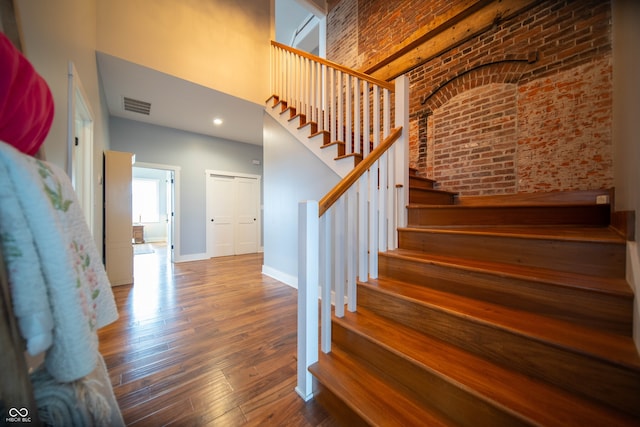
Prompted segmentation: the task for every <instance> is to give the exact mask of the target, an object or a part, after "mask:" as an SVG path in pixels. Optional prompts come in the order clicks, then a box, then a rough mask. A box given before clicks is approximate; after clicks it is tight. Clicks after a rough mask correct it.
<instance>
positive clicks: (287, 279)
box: [262, 264, 298, 289]
mask: <svg viewBox="0 0 640 427" xmlns="http://www.w3.org/2000/svg"><path fill="white" fill-rule="evenodd" d="M262 274H264V275H265V276H269V277H271V278H273V279H276V280H277V281H279V282H282V283H284V284H285V285H287V286H291V287H292V288H294V289H298V277H297V276H292V275H291V274H287V273H283V272H282V271H280V270H277V269H275V268H273V267H269V266H268V265H264V264H263V265H262Z"/></svg>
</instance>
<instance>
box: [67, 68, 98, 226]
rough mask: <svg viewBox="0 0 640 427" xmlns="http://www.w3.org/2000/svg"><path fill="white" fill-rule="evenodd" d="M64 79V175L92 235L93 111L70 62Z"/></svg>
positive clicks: (76, 72)
mask: <svg viewBox="0 0 640 427" xmlns="http://www.w3.org/2000/svg"><path fill="white" fill-rule="evenodd" d="M68 78H69V82H68V123H67V134H68V136H67V138H68V143H67V146H68V148H67V150H68V151H67V175H69V178H70V179H71V184H72V185H73V188H74V190H75V192H76V196H77V198H78V203H79V204H80V207H81V208H82V212H83V213H84V216H85V219H86V221H87V226H88V227H89V231H90V232H91V234H92V235H94V230H93V227H94V197H95V196H94V194H95V189H94V187H93V182H94V181H93V113H92V111H91V107H90V105H89V101H88V100H87V96H86V93H85V91H84V88H83V86H82V82H81V81H80V76H79V75H78V71H77V70H76V68H75V66H74V65H73V62H69V70H68Z"/></svg>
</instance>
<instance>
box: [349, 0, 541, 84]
mask: <svg viewBox="0 0 640 427" xmlns="http://www.w3.org/2000/svg"><path fill="white" fill-rule="evenodd" d="M539 2H540V0H465V1H462V2H460V3H458V4H456V6H454V7H452V8H451V9H450V10H449V11H448V12H447V13H444V14H442V15H440V16H437V17H435V19H434V20H433V21H431V22H430V23H429V24H427V25H425V26H424V27H422V28H420V29H419V30H418V31H416V32H415V33H413V34H412V35H411V36H409V37H407V39H406V40H405V41H404V42H402V44H401V45H400V46H399V47H398V49H397V50H396V51H395V52H394V53H392V54H391V55H388V56H383V55H378V56H375V57H373V58H372V59H370V60H368V61H366V62H365V64H364V65H363V67H362V68H361V71H362V72H364V73H366V74H369V75H371V76H373V77H375V78H377V79H380V80H392V79H394V78H396V77H398V76H400V75H402V74H404V73H406V72H407V71H410V70H412V69H414V68H415V67H417V66H419V65H422V64H424V63H425V62H427V61H429V60H431V59H433V58H435V57H436V56H438V55H440V54H442V53H443V52H446V51H447V50H449V49H451V48H453V47H455V46H457V45H459V44H461V43H463V42H464V41H466V40H469V39H470V38H471V37H474V36H477V35H478V34H481V33H483V32H484V31H486V30H487V29H488V28H491V27H492V26H494V25H496V24H497V23H499V22H501V21H503V20H504V19H507V18H509V17H511V16H513V15H515V14H517V13H520V12H522V11H524V10H525V9H527V8H529V7H531V6H533V5H535V4H536V3H539Z"/></svg>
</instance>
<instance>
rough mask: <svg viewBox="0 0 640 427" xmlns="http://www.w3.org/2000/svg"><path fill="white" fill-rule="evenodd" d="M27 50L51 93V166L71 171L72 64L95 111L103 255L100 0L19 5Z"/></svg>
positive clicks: (22, 0)
mask: <svg viewBox="0 0 640 427" xmlns="http://www.w3.org/2000/svg"><path fill="white" fill-rule="evenodd" d="M14 3H15V7H16V14H17V15H18V23H19V25H20V29H21V33H22V42H23V50H24V53H25V55H26V57H27V58H28V59H29V61H30V62H31V63H32V64H33V65H34V67H35V69H36V70H37V71H38V73H40V74H41V75H42V77H43V78H44V79H45V80H46V81H47V83H48V85H49V87H50V89H51V92H52V93H53V98H54V103H55V116H54V120H53V124H52V127H51V131H50V132H49V135H48V137H47V139H46V140H45V143H44V150H45V154H46V157H47V160H49V161H51V162H53V163H55V164H57V165H58V166H60V167H61V168H63V169H65V170H66V167H67V103H68V97H67V87H68V82H67V69H68V61H73V63H74V64H75V67H76V69H77V71H78V74H79V76H80V80H81V82H82V85H83V87H84V89H85V92H86V95H87V97H88V101H89V104H90V106H91V109H92V110H93V114H94V115H95V117H94V147H93V153H94V162H95V163H94V164H95V165H96V166H95V167H94V177H93V183H94V191H95V194H96V198H95V206H94V212H95V215H94V230H93V235H94V237H95V239H96V242H97V243H98V245H97V246H98V250H99V251H100V252H101V251H102V243H101V242H102V196H101V195H102V186H101V185H99V175H101V173H102V152H103V150H104V149H108V147H109V132H108V111H107V109H106V106H105V105H104V102H103V101H102V99H101V95H100V90H101V88H100V84H99V80H98V71H97V65H96V55H95V47H96V0H56V1H49V0H15V2H14Z"/></svg>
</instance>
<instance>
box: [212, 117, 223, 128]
mask: <svg viewBox="0 0 640 427" xmlns="http://www.w3.org/2000/svg"><path fill="white" fill-rule="evenodd" d="M213 124H214V125H216V126H220V125H221V124H222V119H221V118H218V117H216V118H215V119H213Z"/></svg>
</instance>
